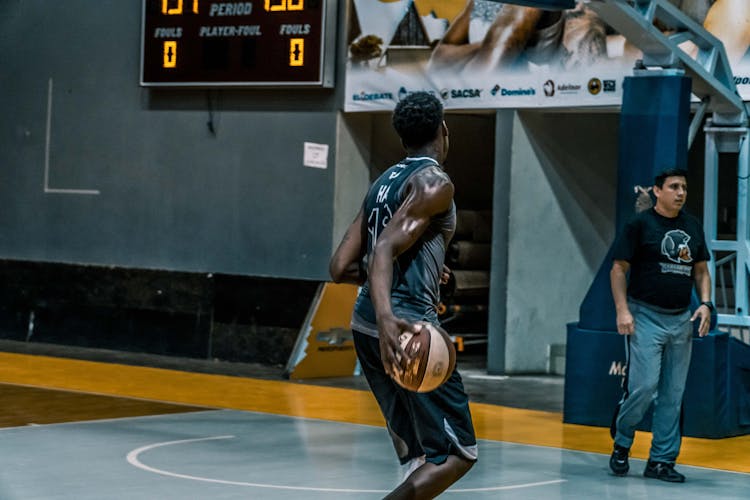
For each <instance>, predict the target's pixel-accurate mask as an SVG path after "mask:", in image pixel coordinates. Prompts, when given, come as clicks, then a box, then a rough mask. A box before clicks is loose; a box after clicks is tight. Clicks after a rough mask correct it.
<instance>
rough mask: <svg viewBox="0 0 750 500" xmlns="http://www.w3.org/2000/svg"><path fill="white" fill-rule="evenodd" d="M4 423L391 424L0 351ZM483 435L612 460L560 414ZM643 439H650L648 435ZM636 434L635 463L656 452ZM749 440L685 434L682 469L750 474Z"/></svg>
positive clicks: (224, 380)
mask: <svg viewBox="0 0 750 500" xmlns="http://www.w3.org/2000/svg"><path fill="white" fill-rule="evenodd" d="M0 398H2V401H3V409H4V410H3V412H2V416H1V417H0V425H1V426H5V427H9V426H13V427H18V426H23V425H29V424H44V423H54V422H70V421H77V420H95V419H105V418H115V417H129V416H136V415H152V414H168V413H181V412H191V411H196V410H200V409H206V408H212V409H233V410H245V411H253V412H262V413H268V414H276V415H287V416H294V417H304V418H314V419H321V420H326V421H332V422H346V423H353V424H367V425H376V426H383V425H384V423H383V420H382V417H381V416H380V412H379V411H378V408H377V406H376V404H375V401H374V399H373V398H372V396H371V395H370V393H369V392H367V391H362V390H354V389H342V388H335V387H320V386H313V385H308V384H304V383H300V382H285V381H270V380H256V379H251V378H244V377H232V376H226V375H209V374H199V373H188V372H181V371H177V370H166V369H160V368H147V367H136V366H129V365H120V364H112V363H100V362H92V361H80V360H72V359H63V358H54V357H48V356H39V355H25V354H10V353H0ZM472 414H473V416H474V422H475V427H476V430H477V437H478V438H480V439H486V440H493V441H503V442H508V443H520V444H529V445H538V446H545V447H552V448H560V449H567V450H579V451H586V452H594V453H603V454H608V453H609V452H610V451H611V446H612V441H611V439H610V437H609V431H608V429H603V428H598V427H587V426H581V425H572V424H563V423H562V416H561V415H560V414H559V413H551V412H542V411H534V410H521V409H516V408H507V407H502V406H494V405H488V404H479V403H476V404H472ZM644 434H645V433H644ZM649 441H650V439H648V437H647V436H641V437H637V438H636V444H635V446H634V448H633V450H632V456H633V457H634V458H642V459H644V458H646V457H647V455H648V443H649ZM748 450H750V435H749V436H742V437H736V438H726V439H721V440H709V439H697V438H684V440H683V447H682V452H681V455H680V459H679V461H680V463H681V464H685V465H694V466H701V467H710V468H715V469H722V470H726V471H735V472H743V473H750V453H748Z"/></svg>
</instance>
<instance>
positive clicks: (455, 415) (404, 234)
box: [330, 92, 477, 499]
mask: <svg viewBox="0 0 750 500" xmlns="http://www.w3.org/2000/svg"><path fill="white" fill-rule="evenodd" d="M393 127H394V129H395V130H396V132H397V133H398V135H399V136H400V137H401V143H402V144H403V146H404V148H405V149H406V157H405V158H404V159H403V160H401V161H400V162H399V163H397V164H396V165H393V166H392V167H390V168H389V169H388V170H386V171H385V172H384V173H383V174H382V175H381V176H380V177H379V178H378V179H377V180H376V181H375V182H374V183H373V185H372V186H371V187H370V189H369V191H368V193H367V195H366V196H365V199H364V202H363V204H362V208H361V209H360V211H359V214H358V215H357V217H356V218H355V220H354V222H353V223H352V224H351V226H349V228H348V230H347V231H346V234H345V235H344V237H343V239H342V241H341V243H340V244H339V246H338V248H337V249H336V251H335V253H334V255H333V257H332V259H331V263H330V273H331V277H332V278H333V280H334V281H335V282H349V283H358V284H362V288H361V291H360V294H359V297H358V298H357V302H356V304H355V306H354V313H353V315H352V329H353V331H354V345H355V349H356V351H357V357H358V359H359V362H360V365H361V367H362V371H363V373H364V375H365V377H366V378H367V382H368V384H369V386H370V389H371V390H372V392H373V394H374V395H375V398H376V399H377V401H378V405H379V406H380V410H381V411H382V413H383V416H384V417H385V420H386V423H387V427H388V431H389V433H390V435H391V438H392V440H393V445H394V447H395V449H396V454H397V456H398V459H399V461H400V463H401V465H402V466H403V467H404V469H405V479H404V481H403V482H402V483H401V484H400V485H399V486H398V487H396V488H395V489H394V490H393V491H392V492H391V493H390V494H389V495H388V496H387V497H386V498H389V499H390V498H393V499H402V498H403V499H406V498H410V499H422V498H425V499H426V498H434V497H435V496H437V495H438V494H440V493H441V492H442V491H444V490H445V489H447V488H448V487H449V486H450V485H451V484H453V483H454V482H456V481H457V480H458V479H460V478H461V477H462V476H463V475H464V474H465V473H466V472H467V471H468V470H469V469H471V467H472V466H473V465H474V462H475V461H476V459H477V444H476V438H475V436H474V427H473V424H472V419H471V413H470V412H469V398H468V396H467V394H466V392H465V391H464V387H463V383H462V381H461V377H460V375H459V374H458V371H457V370H454V371H453V373H452V374H451V376H450V378H449V379H448V380H447V381H446V382H445V383H444V384H443V385H441V386H440V387H438V388H437V389H435V390H434V391H432V392H428V393H417V392H411V391H408V390H406V389H403V388H401V387H400V386H399V385H397V384H396V382H394V380H393V379H392V378H391V377H392V376H393V375H395V374H397V373H401V372H402V368H401V363H400V362H399V360H402V359H404V357H405V356H406V354H405V353H404V351H403V350H402V349H401V346H400V344H399V342H398V337H399V335H400V334H401V333H402V332H404V331H411V332H414V333H416V334H418V333H419V330H420V328H419V326H418V325H415V322H417V321H428V322H431V323H435V324H437V323H438V317H437V306H438V300H439V286H440V280H441V277H442V273H443V262H444V259H445V251H446V248H447V247H448V243H449V241H450V239H451V238H452V236H453V232H454V230H455V226H456V208H455V205H454V203H453V189H454V188H453V183H452V182H451V180H450V178H449V177H448V175H446V173H445V172H444V171H443V169H442V167H441V163H442V162H443V161H444V160H445V157H446V155H447V153H448V127H447V126H446V124H445V122H444V120H443V106H442V104H441V103H440V101H439V100H438V99H437V98H436V97H435V96H433V95H431V94H429V93H427V92H415V93H412V94H409V95H408V96H406V97H405V98H404V99H403V100H402V101H401V102H399V103H398V105H397V106H396V109H395V111H394V112H393Z"/></svg>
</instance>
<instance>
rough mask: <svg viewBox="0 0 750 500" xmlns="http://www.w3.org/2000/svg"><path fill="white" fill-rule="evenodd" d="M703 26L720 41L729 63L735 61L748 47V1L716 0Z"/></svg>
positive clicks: (749, 43) (749, 11)
mask: <svg viewBox="0 0 750 500" xmlns="http://www.w3.org/2000/svg"><path fill="white" fill-rule="evenodd" d="M703 27H704V28H706V30H708V31H709V32H711V33H712V34H713V35H714V36H716V38H718V39H719V40H721V41H722V43H723V44H724V49H725V50H726V52H727V57H729V62H730V63H736V62H737V61H739V60H740V59H742V56H744V55H745V52H747V50H748V47H750V2H748V1H747V0H716V2H714V4H713V5H712V6H711V8H710V9H709V11H708V14H707V15H706V19H705V21H703Z"/></svg>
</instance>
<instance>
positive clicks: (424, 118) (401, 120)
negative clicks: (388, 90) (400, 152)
mask: <svg viewBox="0 0 750 500" xmlns="http://www.w3.org/2000/svg"><path fill="white" fill-rule="evenodd" d="M442 123H443V104H442V103H441V102H440V100H439V99H438V98H437V97H435V96H434V95H432V94H430V93H428V92H421V91H420V92H413V93H411V94H409V95H407V96H406V97H404V98H403V99H401V101H399V103H398V104H397V105H396V109H395V110H394V111H393V128H394V129H395V130H396V133H397V134H398V135H399V137H401V141H402V142H403V143H404V146H407V147H413V148H417V147H420V146H424V145H425V144H427V143H428V142H430V141H431V140H433V139H434V138H435V137H436V136H437V134H438V130H439V129H440V125H441V124H442Z"/></svg>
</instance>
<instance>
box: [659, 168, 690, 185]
mask: <svg viewBox="0 0 750 500" xmlns="http://www.w3.org/2000/svg"><path fill="white" fill-rule="evenodd" d="M667 177H684V178H685V179H687V170H685V169H684V168H677V167H673V168H668V169H666V170H662V171H661V172H659V175H657V176H656V177H654V186H659V187H660V188H663V187H664V181H665V180H667Z"/></svg>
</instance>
